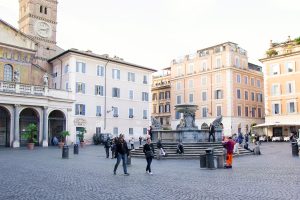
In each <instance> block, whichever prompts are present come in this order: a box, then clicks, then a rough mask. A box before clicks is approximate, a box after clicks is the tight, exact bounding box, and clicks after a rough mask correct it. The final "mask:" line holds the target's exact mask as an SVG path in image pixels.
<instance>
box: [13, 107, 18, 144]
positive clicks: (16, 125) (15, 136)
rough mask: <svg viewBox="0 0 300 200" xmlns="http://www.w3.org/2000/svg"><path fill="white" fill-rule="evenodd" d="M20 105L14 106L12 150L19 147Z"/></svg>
mask: <svg viewBox="0 0 300 200" xmlns="http://www.w3.org/2000/svg"><path fill="white" fill-rule="evenodd" d="M19 107H20V105H17V104H15V105H14V141H13V148H17V147H20V130H19V129H20V127H19V126H20V125H19V124H20V114H19Z"/></svg>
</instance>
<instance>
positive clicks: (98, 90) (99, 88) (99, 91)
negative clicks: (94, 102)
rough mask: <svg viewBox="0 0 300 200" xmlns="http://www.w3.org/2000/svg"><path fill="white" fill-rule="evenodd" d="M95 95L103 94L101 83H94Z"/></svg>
mask: <svg viewBox="0 0 300 200" xmlns="http://www.w3.org/2000/svg"><path fill="white" fill-rule="evenodd" d="M95 95H99V96H103V95H104V92H103V86H102V85H95Z"/></svg>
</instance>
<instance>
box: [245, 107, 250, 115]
mask: <svg viewBox="0 0 300 200" xmlns="http://www.w3.org/2000/svg"><path fill="white" fill-rule="evenodd" d="M248 116H249V115H248V107H245V117H248Z"/></svg>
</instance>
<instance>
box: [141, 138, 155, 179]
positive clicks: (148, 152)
mask: <svg viewBox="0 0 300 200" xmlns="http://www.w3.org/2000/svg"><path fill="white" fill-rule="evenodd" d="M143 152H144V154H145V157H146V161H147V166H146V173H148V174H150V175H152V174H153V173H152V172H151V163H152V158H153V157H154V147H153V144H152V143H151V139H150V138H147V140H146V144H145V145H144V147H143Z"/></svg>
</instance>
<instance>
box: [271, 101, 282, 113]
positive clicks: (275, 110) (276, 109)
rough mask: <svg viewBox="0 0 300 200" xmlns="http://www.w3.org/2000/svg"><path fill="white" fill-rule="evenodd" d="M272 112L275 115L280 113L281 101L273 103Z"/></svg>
mask: <svg viewBox="0 0 300 200" xmlns="http://www.w3.org/2000/svg"><path fill="white" fill-rule="evenodd" d="M272 114H273V115H278V114H280V104H279V103H274V104H272Z"/></svg>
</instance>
